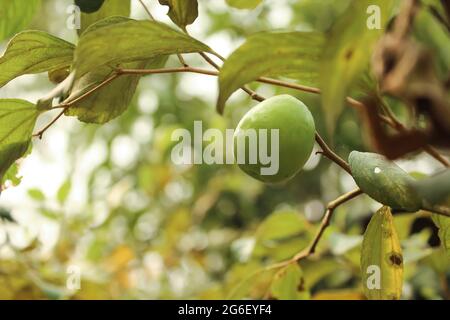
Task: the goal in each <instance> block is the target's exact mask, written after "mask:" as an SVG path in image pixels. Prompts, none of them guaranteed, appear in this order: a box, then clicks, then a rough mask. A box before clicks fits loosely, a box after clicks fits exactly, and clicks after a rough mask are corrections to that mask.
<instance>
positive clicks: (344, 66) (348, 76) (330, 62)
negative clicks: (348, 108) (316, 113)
mask: <svg viewBox="0 0 450 320" xmlns="http://www.w3.org/2000/svg"><path fill="white" fill-rule="evenodd" d="M393 3H394V1H393V0H353V2H352V3H351V4H350V5H349V7H348V9H347V10H346V12H345V13H344V14H343V15H342V16H341V17H340V18H339V19H338V21H337V22H336V23H335V25H334V26H333V27H332V30H331V32H330V34H329V37H328V41H327V45H326V47H325V51H324V53H323V58H322V62H321V72H320V83H321V85H320V87H321V89H322V104H323V111H324V113H325V117H326V121H327V126H328V128H329V130H330V131H332V130H333V129H334V126H335V121H336V120H337V118H338V117H339V116H340V114H341V112H342V110H343V108H344V99H345V97H346V96H347V95H348V93H349V92H350V89H351V86H352V85H353V84H354V82H355V80H356V79H358V77H359V76H360V74H361V73H362V72H363V71H364V70H365V69H366V68H367V65H368V63H369V61H370V57H371V55H372V49H373V46H374V44H375V43H376V41H377V40H378V38H379V37H380V36H381V34H382V32H383V29H384V27H385V25H386V23H387V21H388V18H389V17H390V12H391V10H392V6H393ZM368 8H379V9H380V12H379V13H380V16H379V18H380V19H381V20H380V27H381V29H369V28H368V23H369V22H371V21H372V20H371V19H372V15H373V13H372V12H370V13H368Z"/></svg>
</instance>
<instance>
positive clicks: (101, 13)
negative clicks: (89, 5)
mask: <svg viewBox="0 0 450 320" xmlns="http://www.w3.org/2000/svg"><path fill="white" fill-rule="evenodd" d="M99 9H100V10H95V11H94V12H91V13H88V12H83V13H82V14H81V25H80V27H81V28H80V29H78V30H77V31H78V34H79V35H80V34H82V33H83V32H84V31H85V30H86V29H87V28H88V27H89V26H91V25H93V24H94V23H96V22H97V21H100V20H103V19H105V18H108V17H113V16H122V17H129V16H130V13H131V4H130V0H105V1H104V4H103V5H102V6H101V8H99Z"/></svg>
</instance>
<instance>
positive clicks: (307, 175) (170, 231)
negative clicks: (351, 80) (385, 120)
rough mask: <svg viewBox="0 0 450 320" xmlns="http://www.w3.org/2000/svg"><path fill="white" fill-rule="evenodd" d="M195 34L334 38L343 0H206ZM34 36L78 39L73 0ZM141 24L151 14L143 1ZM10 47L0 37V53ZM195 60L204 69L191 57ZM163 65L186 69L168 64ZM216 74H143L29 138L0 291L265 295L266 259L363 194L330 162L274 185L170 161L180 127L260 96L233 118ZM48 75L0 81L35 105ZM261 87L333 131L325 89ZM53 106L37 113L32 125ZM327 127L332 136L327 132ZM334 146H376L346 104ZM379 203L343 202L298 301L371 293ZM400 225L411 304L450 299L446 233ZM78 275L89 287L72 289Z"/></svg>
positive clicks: (6, 194)
mask: <svg viewBox="0 0 450 320" xmlns="http://www.w3.org/2000/svg"><path fill="white" fill-rule="evenodd" d="M199 2H200V15H199V18H198V20H197V21H196V23H195V24H193V25H192V26H190V27H189V31H190V32H191V34H192V35H193V36H194V37H197V38H199V39H201V40H202V41H204V42H205V43H207V44H208V45H210V46H211V47H212V48H214V49H215V50H216V51H217V52H219V53H221V54H222V55H224V56H227V55H229V54H230V53H231V52H232V51H233V50H234V49H236V48H237V47H238V46H239V45H240V44H242V43H243V41H244V40H245V37H246V36H248V35H250V34H253V33H255V32H258V31H264V30H274V29H284V30H286V29H287V30H320V31H326V30H328V29H329V27H330V26H331V24H332V22H333V21H334V18H335V17H336V16H338V15H339V14H340V13H341V12H343V10H344V9H345V8H346V6H347V5H348V1H346V0H340V1H334V0H321V1H319V2H320V5H317V1H316V0H276V1H266V2H265V3H264V4H263V5H261V6H259V7H258V8H257V9H255V10H252V11H248V10H237V9H232V8H230V7H229V6H227V5H226V3H225V1H224V0H201V1H199ZM43 3H44V5H43V8H42V10H41V12H40V13H39V14H38V15H37V16H36V18H35V20H34V21H33V23H32V25H31V26H30V27H29V28H30V29H40V30H45V31H48V32H50V33H51V34H54V35H56V36H59V37H61V38H63V39H66V40H68V41H71V42H74V43H75V42H76V41H77V36H76V32H75V30H70V29H67V28H66V27H65V26H66V20H67V19H68V18H69V14H68V13H67V8H68V7H69V5H70V4H72V1H70V0H44V1H43ZM146 3H147V4H148V5H149V8H150V9H151V11H152V13H153V15H154V16H155V18H156V19H157V20H160V21H163V22H166V23H168V24H171V22H170V20H169V19H168V18H167V16H166V12H167V7H164V6H161V5H159V4H158V2H157V1H153V0H151V1H146ZM132 5H133V7H132V17H134V18H138V19H146V18H147V16H146V14H145V11H144V10H143V9H142V7H141V6H140V4H139V2H138V1H137V0H133V1H132ZM5 46H6V42H4V43H1V44H0V49H1V51H3V49H4V48H5ZM185 58H186V60H187V61H188V63H189V64H191V65H196V66H205V65H204V62H203V61H202V60H201V59H200V58H199V57H197V56H196V55H185ZM168 65H173V66H176V65H178V61H177V59H176V58H175V59H173V58H171V59H170V60H169V62H168ZM217 87H218V86H217V79H215V78H213V77H208V76H203V75H194V74H178V75H155V76H149V77H145V78H143V79H142V80H141V82H140V85H139V89H138V92H137V94H136V95H135V99H134V101H133V103H132V105H130V107H129V109H128V111H127V112H126V113H125V114H124V115H122V116H121V117H119V118H117V119H115V120H113V121H111V122H109V123H108V124H106V125H103V126H98V125H87V124H82V123H80V122H78V121H77V120H76V119H75V118H69V117H65V118H63V119H62V120H60V121H59V122H58V123H57V124H56V125H54V126H53V127H52V128H51V129H50V130H49V131H48V132H47V133H46V135H45V136H44V139H43V140H42V141H41V140H35V141H34V143H33V152H32V154H31V155H30V156H28V157H27V158H25V159H24V160H22V161H21V162H20V171H19V174H20V176H22V180H21V183H20V185H18V186H16V187H9V188H7V189H6V190H4V191H3V192H2V193H1V196H0V213H1V214H0V245H1V244H2V243H3V245H1V247H0V298H1V299H131V298H133V299H173V298H187V299H225V298H264V297H265V298H268V297H270V292H268V287H270V278H271V275H270V272H269V273H267V272H260V271H259V270H261V268H262V267H263V266H266V265H268V264H270V263H273V262H276V261H280V260H283V259H286V258H290V257H291V256H293V255H294V254H295V253H297V252H298V251H300V250H301V249H302V248H304V247H305V246H306V245H307V243H308V241H309V240H310V239H311V237H312V236H313V234H314V230H315V229H316V228H317V225H318V221H320V218H321V217H322V216H323V213H324V208H325V206H326V204H327V202H328V201H330V200H333V199H334V198H336V197H337V196H339V195H340V194H342V193H344V192H347V191H350V190H352V189H353V188H354V187H355V184H354V182H353V180H352V178H351V177H350V176H349V175H347V174H346V173H345V172H343V171H342V170H340V169H339V168H338V167H337V166H336V165H334V164H332V163H330V162H329V161H328V160H326V159H322V158H321V157H320V155H314V154H313V155H312V157H311V159H310V160H309V161H308V163H307V165H306V167H305V168H304V170H303V171H302V172H301V173H300V174H298V175H297V176H296V177H295V178H294V179H293V180H291V181H289V182H288V183H287V184H284V185H281V186H268V185H264V184H262V183H260V182H258V181H256V180H253V179H252V178H250V177H248V176H246V175H245V174H244V173H243V172H241V171H240V170H239V169H238V168H237V167H236V166H234V165H217V166H209V165H195V166H184V167H179V166H175V165H174V164H173V163H172V161H171V159H170V152H171V147H172V146H173V144H174V143H173V142H171V139H170V136H171V133H172V131H173V130H174V129H176V128H180V127H183V128H192V127H193V121H194V120H202V121H203V123H204V126H205V128H206V127H214V128H221V129H225V128H234V127H235V125H236V124H237V122H238V121H239V119H240V118H241V117H242V115H243V114H244V113H245V112H246V111H247V110H248V109H249V108H250V107H251V106H253V105H254V102H253V101H251V100H250V99H249V98H248V96H246V95H245V94H243V93H239V92H238V93H236V94H234V95H233V97H232V99H231V100H230V102H229V104H228V106H227V110H226V113H225V116H223V117H222V116H219V115H218V114H216V112H215V103H216V99H217V94H218V90H217ZM51 88H52V84H51V83H50V82H49V80H48V78H47V75H46V74H41V75H31V76H23V77H20V78H19V79H16V80H14V81H12V82H11V83H9V84H8V85H7V86H5V87H4V88H2V89H0V97H1V98H22V99H26V100H29V101H32V102H36V101H37V99H39V98H40V97H42V96H44V95H45V94H46V93H47V92H48V91H49V90H51ZM252 88H253V89H256V90H258V92H260V93H261V94H262V95H264V96H272V95H275V94H280V93H289V94H291V95H295V96H297V97H298V98H300V99H301V100H303V101H304V102H305V103H306V104H307V105H308V106H309V108H310V110H311V112H312V113H313V114H314V116H315V119H316V123H317V126H318V130H319V131H320V132H323V133H324V135H325V133H326V130H324V121H323V115H322V114H321V111H320V101H319V98H318V97H317V96H314V95H311V94H306V93H305V94H302V93H299V92H295V91H290V90H287V89H279V88H275V87H272V86H268V85H257V84H255V85H252ZM52 116H54V115H52V114H45V116H43V117H41V118H40V119H39V122H38V125H37V128H40V127H42V126H44V125H45V124H46V123H48V122H49V121H50V120H51V118H52ZM325 136H326V135H325ZM327 140H328V141H330V142H332V143H333V145H334V147H335V149H336V151H337V152H338V153H339V154H340V155H341V156H343V157H345V158H346V157H347V156H348V153H349V152H350V151H351V150H359V151H366V150H368V144H367V143H366V138H365V137H364V135H363V133H362V129H361V120H360V118H359V117H358V115H357V114H356V113H355V112H354V111H353V110H351V109H350V108H349V109H348V110H346V111H345V114H344V115H343V116H342V117H341V120H340V122H339V124H338V126H337V132H336V134H335V135H334V136H333V137H327ZM398 164H399V165H400V166H401V167H402V168H404V169H405V170H407V171H409V172H422V173H426V174H428V173H432V172H435V171H436V170H438V168H440V165H439V163H437V162H436V161H435V160H433V159H432V158H430V157H429V156H427V155H415V156H413V157H410V158H408V159H407V160H402V161H399V162H398ZM379 207H380V205H379V204H378V203H376V202H374V201H372V200H370V199H369V198H368V197H366V196H363V197H360V198H358V199H355V200H353V201H352V202H350V203H348V204H346V205H344V206H342V207H341V208H339V209H338V210H337V211H336V214H335V218H334V220H333V223H332V226H331V227H330V228H329V229H328V230H327V232H326V234H325V237H324V238H323V240H322V242H321V244H320V246H319V250H318V254H317V255H315V256H314V257H312V258H310V259H309V260H306V261H302V262H301V267H302V270H303V276H304V283H303V282H302V284H301V290H299V294H298V297H297V298H299V299H300V298H305V299H308V298H313V299H321V298H328V299H330V298H331V299H332V298H337V299H362V298H363V296H362V290H361V281H360V271H359V251H360V246H361V241H362V233H363V232H364V230H365V226H366V225H367V223H368V221H369V219H370V216H371V215H372V214H373V213H374V212H375V211H376V210H377V209H378V208H379ZM395 223H396V226H397V229H398V232H399V235H400V238H401V241H402V247H403V250H404V262H405V284H404V290H403V298H404V299H417V298H419V299H445V298H448V297H449V288H448V285H449V269H450V262H449V259H448V256H446V255H445V253H443V251H442V249H440V248H439V240H438V238H437V233H436V227H434V225H433V224H432V222H431V220H430V219H429V218H428V217H426V216H425V215H424V214H423V213H421V212H419V213H416V214H410V215H398V216H396V217H395ZM78 271H79V272H80V276H81V287H80V289H79V290H76V289H71V288H70V286H69V287H67V282H68V279H70V277H71V276H73V275H74V274H77V272H78Z"/></svg>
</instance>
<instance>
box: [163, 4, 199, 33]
mask: <svg viewBox="0 0 450 320" xmlns="http://www.w3.org/2000/svg"><path fill="white" fill-rule="evenodd" d="M159 3H161V4H163V5H166V6H169V13H168V15H169V17H170V19H172V21H173V22H175V23H176V24H177V25H178V26H179V27H180V28H181V29H185V28H186V26H187V25H190V24H192V23H194V21H195V20H196V19H197V17H198V2H197V0H159Z"/></svg>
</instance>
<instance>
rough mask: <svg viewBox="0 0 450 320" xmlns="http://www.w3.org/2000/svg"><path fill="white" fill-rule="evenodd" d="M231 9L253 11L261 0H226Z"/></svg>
mask: <svg viewBox="0 0 450 320" xmlns="http://www.w3.org/2000/svg"><path fill="white" fill-rule="evenodd" d="M226 1H227V4H228V5H229V6H231V7H234V8H238V9H255V8H256V7H257V6H258V5H259V4H260V3H261V2H262V1H263V0H226Z"/></svg>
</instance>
